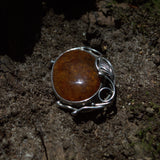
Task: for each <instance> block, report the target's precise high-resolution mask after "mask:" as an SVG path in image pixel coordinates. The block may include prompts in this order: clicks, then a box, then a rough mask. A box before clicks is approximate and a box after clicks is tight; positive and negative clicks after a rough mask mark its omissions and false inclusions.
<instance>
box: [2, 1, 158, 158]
mask: <svg viewBox="0 0 160 160" xmlns="http://www.w3.org/2000/svg"><path fill="white" fill-rule="evenodd" d="M59 2H60V1H59ZM77 3H78V2H77ZM83 3H84V4H85V1H84V2H83ZM80 4H82V3H80ZM80 4H79V5H80ZM84 4H83V5H84ZM52 5H53V4H49V5H47V4H46V3H45V2H43V10H44V12H45V14H44V16H43V19H42V26H41V38H40V40H39V41H38V42H37V43H36V45H35V46H34V49H33V53H32V54H31V55H26V56H25V61H23V62H22V61H15V60H13V59H11V58H10V57H9V56H7V55H6V54H4V53H3V55H0V159H1V160H152V159H153V160H159V159H160V27H159V26H160V18H159V17H160V13H159V12H158V11H157V10H156V9H155V10H152V9H149V8H147V7H146V5H143V4H142V5H138V6H137V5H133V4H132V5H131V4H127V3H113V2H112V1H107V0H97V1H89V4H88V5H86V7H85V9H84V10H82V12H78V11H77V10H78V9H77V8H74V9H73V10H71V8H73V7H69V5H67V6H66V7H65V5H64V6H63V7H62V9H57V7H53V6H55V4H54V5H53V6H52ZM83 5H80V6H81V8H83ZM60 6H61V5H59V7H60ZM74 7H77V5H76V4H74ZM78 46H90V47H92V48H95V49H97V50H99V51H101V52H102V53H103V55H104V56H105V57H106V58H107V59H108V60H110V61H111V63H112V65H113V67H114V70H115V76H116V87H117V100H116V107H117V113H116V114H112V113H108V114H105V116H104V115H97V116H95V117H93V116H90V115H89V116H88V115H87V116H86V115H82V117H81V118H80V117H72V116H71V115H70V113H69V112H65V111H64V110H61V109H60V108H59V107H58V106H57V105H56V104H55V102H56V100H55V97H54V95H53V91H52V87H51V80H50V72H51V63H50V61H51V60H54V59H55V58H56V57H57V56H58V55H59V54H61V53H62V52H64V51H65V50H67V49H70V48H73V47H78Z"/></svg>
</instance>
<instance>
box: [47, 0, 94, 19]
mask: <svg viewBox="0 0 160 160" xmlns="http://www.w3.org/2000/svg"><path fill="white" fill-rule="evenodd" d="M46 1H47V4H48V7H52V8H53V10H54V12H55V13H56V14H64V16H65V18H66V19H77V18H79V17H80V16H81V15H82V14H84V13H86V12H89V11H90V10H95V9H96V0H46Z"/></svg>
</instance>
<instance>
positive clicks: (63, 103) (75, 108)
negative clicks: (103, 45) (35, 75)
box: [51, 47, 116, 115]
mask: <svg viewBox="0 0 160 160" xmlns="http://www.w3.org/2000/svg"><path fill="white" fill-rule="evenodd" d="M73 50H82V51H85V52H88V53H89V54H91V55H93V56H94V57H95V66H96V68H97V71H98V74H99V76H100V77H101V84H100V87H99V89H98V90H97V92H95V93H94V94H93V95H92V96H91V97H90V98H88V99H85V100H83V101H68V100H66V99H64V98H62V97H61V96H60V95H58V93H57V92H56V90H55V87H54V83H53V72H54V64H55V63H56V61H57V60H58V59H59V58H60V57H61V56H62V55H63V54H64V53H66V52H69V51H73ZM51 63H52V64H53V65H52V70H51V82H52V88H53V91H54V94H55V96H56V97H57V99H58V100H57V102H56V103H57V104H58V105H59V106H60V107H61V108H64V109H69V110H71V111H72V112H71V114H72V115H77V114H78V113H80V112H88V111H93V110H97V109H103V108H105V107H107V106H108V105H109V104H111V103H112V102H113V100H114V98H115V92H116V89H115V76H114V71H113V67H112V65H111V63H110V62H109V61H108V60H107V59H106V58H105V57H103V55H102V54H101V53H100V52H99V51H97V50H95V49H92V48H89V47H76V48H72V49H69V50H67V51H65V52H63V53H62V54H60V56H58V57H57V58H56V60H51Z"/></svg>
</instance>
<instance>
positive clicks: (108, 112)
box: [73, 93, 117, 124]
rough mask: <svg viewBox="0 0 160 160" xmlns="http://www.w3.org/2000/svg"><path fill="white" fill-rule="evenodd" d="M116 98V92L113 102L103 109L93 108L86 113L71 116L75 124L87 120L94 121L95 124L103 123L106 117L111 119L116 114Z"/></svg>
mask: <svg viewBox="0 0 160 160" xmlns="http://www.w3.org/2000/svg"><path fill="white" fill-rule="evenodd" d="M116 99H117V93H116V96H115V98H114V100H113V102H112V103H111V104H110V105H108V106H107V107H106V108H105V109H102V110H95V111H91V112H88V113H79V114H78V115H77V116H75V117H73V120H74V121H75V123H77V124H80V123H83V122H87V121H89V120H91V121H94V123H96V124H101V123H104V122H105V121H106V120H107V119H111V118H112V117H113V116H114V115H116V114H117V107H116Z"/></svg>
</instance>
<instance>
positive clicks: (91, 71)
mask: <svg viewBox="0 0 160 160" xmlns="http://www.w3.org/2000/svg"><path fill="white" fill-rule="evenodd" d="M53 84H54V88H55V90H56V92H57V93H58V95H59V96H61V97H62V98H63V99H65V100H68V101H82V100H85V99H88V98H90V97H91V96H93V95H94V94H95V93H96V92H97V90H98V89H99V87H100V79H99V76H98V71H97V69H96V67H95V57H94V56H93V55H91V54H89V53H88V52H85V51H82V50H72V51H68V52H65V53H64V54H63V55H62V56H60V57H59V58H58V60H57V61H56V62H55V64H54V68H53Z"/></svg>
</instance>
